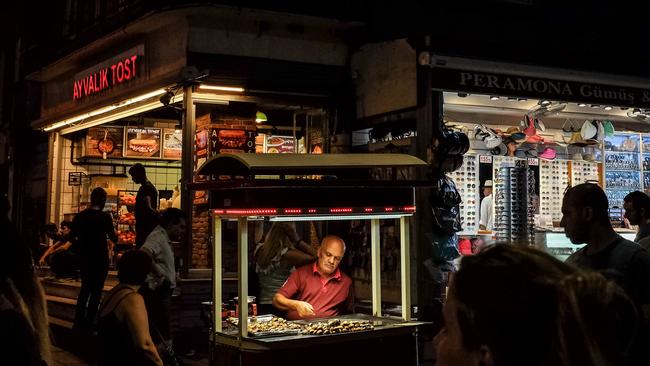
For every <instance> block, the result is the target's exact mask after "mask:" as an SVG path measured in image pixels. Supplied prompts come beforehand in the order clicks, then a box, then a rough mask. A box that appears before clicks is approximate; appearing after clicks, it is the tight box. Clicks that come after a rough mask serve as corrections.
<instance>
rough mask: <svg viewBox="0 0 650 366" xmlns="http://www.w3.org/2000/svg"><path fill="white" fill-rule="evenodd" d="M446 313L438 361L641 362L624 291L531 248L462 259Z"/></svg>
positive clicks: (457, 365) (530, 365) (589, 365)
mask: <svg viewBox="0 0 650 366" xmlns="http://www.w3.org/2000/svg"><path fill="white" fill-rule="evenodd" d="M444 319H445V326H444V328H443V329H442V330H441V331H440V332H439V333H438V335H436V337H435V339H434V343H435V346H436V353H437V358H438V360H437V361H438V362H437V365H438V366H449V365H453V366H465V365H484V366H519V365H527V366H543V365H544V366H545V365H549V366H550V365H552V366H572V365H575V366H601V365H602V366H605V365H608V366H609V365H642V364H645V363H644V361H642V360H641V359H640V357H639V356H640V355H639V354H638V353H635V352H636V351H635V343H636V342H638V337H639V334H640V333H639V332H640V323H641V322H642V320H640V318H639V317H638V314H637V311H636V308H635V306H634V304H633V303H632V301H631V300H630V299H629V298H628V297H627V295H625V293H624V291H623V290H622V289H621V288H620V287H618V286H617V285H616V284H614V283H613V282H610V281H608V280H606V279H605V278H604V277H603V276H601V275H600V274H597V273H594V272H585V271H582V270H580V269H577V268H575V267H573V266H570V265H568V264H565V263H562V262H560V261H559V260H557V259H555V258H553V257H552V256H550V255H548V254H546V253H543V252H541V251H539V250H536V249H533V248H527V247H519V246H514V245H508V244H499V245H494V246H490V247H487V248H486V249H484V250H482V251H481V252H480V253H478V254H477V255H475V256H467V257H463V259H462V261H461V264H460V269H459V270H458V272H457V273H455V274H454V276H453V278H452V281H451V285H450V288H449V292H448V297H447V302H446V304H445V309H444ZM637 350H638V349H637Z"/></svg>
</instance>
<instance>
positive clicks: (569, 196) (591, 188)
mask: <svg viewBox="0 0 650 366" xmlns="http://www.w3.org/2000/svg"><path fill="white" fill-rule="evenodd" d="M564 202H565V203H566V204H567V205H571V206H573V207H575V208H576V209H578V210H582V209H583V208H586V207H590V208H591V210H592V215H593V217H594V219H596V220H601V221H607V222H609V201H608V200H607V195H605V192H604V191H603V190H602V188H600V186H598V185H597V184H593V183H583V184H579V185H577V186H575V187H571V188H569V189H568V190H567V192H566V193H565V195H564Z"/></svg>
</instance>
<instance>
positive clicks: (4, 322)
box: [0, 197, 52, 365]
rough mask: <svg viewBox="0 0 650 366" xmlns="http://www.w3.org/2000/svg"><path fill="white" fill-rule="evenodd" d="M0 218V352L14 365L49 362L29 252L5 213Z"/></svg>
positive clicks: (43, 311) (45, 328) (40, 296)
mask: <svg viewBox="0 0 650 366" xmlns="http://www.w3.org/2000/svg"><path fill="white" fill-rule="evenodd" d="M2 201H3V202H2V206H3V208H2V210H0V212H1V213H2V216H1V217H0V237H1V238H3V240H2V245H1V246H2V255H1V256H0V354H1V355H2V358H3V360H7V362H10V363H11V364H14V365H43V364H52V350H51V344H50V336H49V328H48V319H47V307H46V303H45V294H44V292H43V287H41V284H40V282H39V281H38V277H37V275H36V273H35V272H34V266H33V264H32V257H31V252H30V250H29V249H28V248H27V246H26V245H25V244H24V243H23V242H22V241H21V240H20V237H19V235H18V232H17V230H16V228H15V227H14V226H13V224H12V223H11V222H10V221H9V219H8V218H7V216H6V212H5V206H8V201H7V200H6V197H3V198H2Z"/></svg>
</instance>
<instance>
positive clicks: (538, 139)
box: [526, 134, 544, 144]
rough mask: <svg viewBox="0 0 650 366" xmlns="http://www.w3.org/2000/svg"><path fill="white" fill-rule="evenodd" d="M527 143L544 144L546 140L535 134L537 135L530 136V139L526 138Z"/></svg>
mask: <svg viewBox="0 0 650 366" xmlns="http://www.w3.org/2000/svg"><path fill="white" fill-rule="evenodd" d="M526 142H528V143H531V144H539V143H544V138H543V137H542V136H540V135H537V134H535V135H532V136H528V138H526Z"/></svg>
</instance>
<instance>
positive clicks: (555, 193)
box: [539, 159, 569, 221]
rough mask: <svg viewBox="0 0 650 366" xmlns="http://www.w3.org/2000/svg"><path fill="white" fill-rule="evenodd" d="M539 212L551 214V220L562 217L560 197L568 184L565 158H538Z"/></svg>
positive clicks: (567, 169) (567, 168)
mask: <svg viewBox="0 0 650 366" xmlns="http://www.w3.org/2000/svg"><path fill="white" fill-rule="evenodd" d="M539 182H540V185H539V201H540V202H539V212H540V214H542V215H545V216H551V218H552V219H553V221H560V220H561V219H562V198H563V197H564V191H565V190H566V188H567V187H568V186H569V163H568V161H567V160H544V159H540V167H539Z"/></svg>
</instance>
